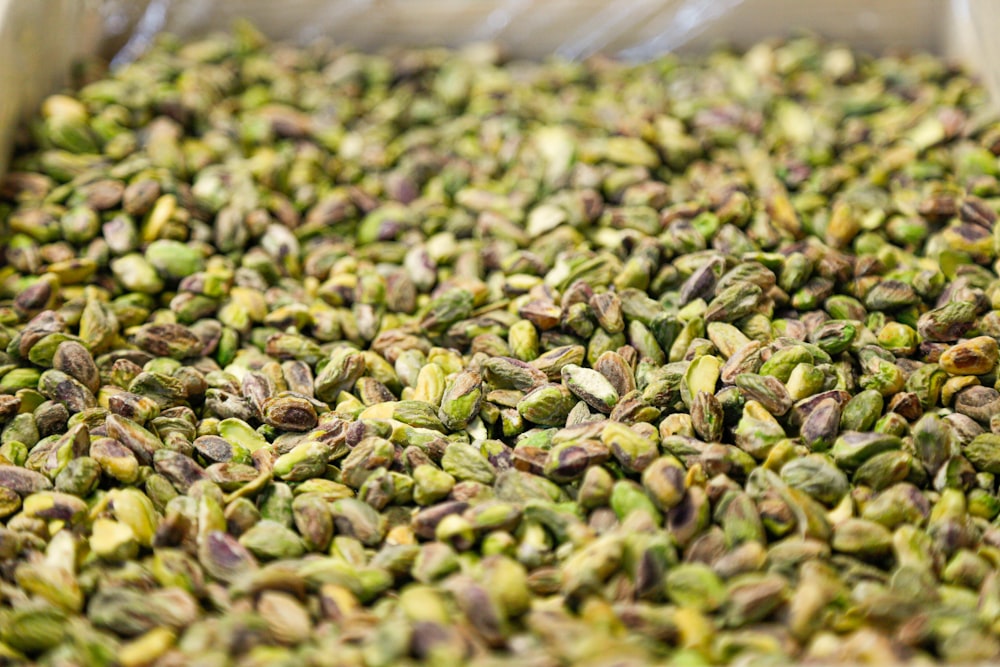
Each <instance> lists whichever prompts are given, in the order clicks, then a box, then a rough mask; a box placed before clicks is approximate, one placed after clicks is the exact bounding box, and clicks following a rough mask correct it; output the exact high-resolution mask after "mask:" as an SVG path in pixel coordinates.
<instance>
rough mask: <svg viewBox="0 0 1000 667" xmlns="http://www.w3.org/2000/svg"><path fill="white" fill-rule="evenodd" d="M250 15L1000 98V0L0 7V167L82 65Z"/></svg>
mask: <svg viewBox="0 0 1000 667" xmlns="http://www.w3.org/2000/svg"><path fill="white" fill-rule="evenodd" d="M238 18H243V19H248V20H250V21H251V22H253V23H255V24H256V25H257V27H258V28H260V29H261V30H262V31H264V32H265V33H266V34H267V35H269V36H270V37H271V38H273V39H288V40H294V41H298V42H306V41H309V40H310V39H315V38H318V37H329V38H332V39H334V40H338V41H344V42H349V43H351V44H353V45H354V46H357V47H359V48H362V49H376V48H380V47H384V46H393V45H395V46H419V45H442V46H460V45H462V44H466V43H469V42H474V41H482V40H496V41H498V42H500V43H501V44H503V46H504V47H505V48H506V50H507V52H508V53H509V54H510V55H511V56H512V57H525V58H543V57H546V56H550V55H557V56H561V57H566V58H585V57H587V56H589V55H592V54H594V53H598V52H600V53H606V54H609V55H615V56H618V57H624V58H629V59H644V58H649V57H651V56H653V55H656V54H661V53H664V52H669V51H682V52H683V51H699V50H705V49H707V48H708V47H710V46H712V45H714V44H717V43H718V42H720V41H724V42H728V43H730V44H732V45H734V46H737V47H740V46H747V45H750V44H752V43H754V42H756V41H759V40H761V39H765V38H768V37H774V36H781V35H785V34H788V33H789V32H790V31H793V30H801V29H804V30H809V31H813V32H816V33H818V34H820V35H822V36H824V37H826V38H829V39H833V40H838V41H842V42H845V43H847V44H849V45H851V46H853V47H855V48H859V49H862V50H866V51H871V52H880V51H884V50H886V49H894V48H905V49H923V50H929V51H933V52H935V53H940V54H945V55H948V56H952V57H956V58H958V59H960V60H962V61H964V62H966V63H967V64H968V65H970V66H971V67H972V68H973V70H974V71H977V72H978V73H979V74H980V76H981V77H982V78H983V80H984V82H985V84H986V85H987V87H988V88H989V89H990V90H991V92H992V93H993V96H994V99H998V98H1000V96H998V94H997V93H998V91H1000V40H996V39H995V38H994V35H995V34H996V33H997V28H1000V1H998V0H837V1H835V2H831V1H829V0H284V1H282V2H275V1H274V0H0V172H2V171H3V167H4V164H5V161H6V158H7V154H8V149H9V145H10V133H11V128H13V127H16V125H17V122H18V120H19V119H20V118H23V117H24V115H25V114H27V113H31V112H32V111H34V110H35V109H36V108H37V105H38V103H39V102H40V100H41V99H42V97H43V96H44V95H45V94H47V93H49V92H51V91H53V90H55V89H57V88H58V87H59V86H60V85H62V84H63V82H65V80H66V74H67V72H68V71H69V69H70V67H71V65H72V63H73V62H75V61H77V60H79V58H80V57H81V56H83V55H88V54H95V53H98V54H101V55H102V56H103V57H105V58H107V59H108V60H110V61H112V62H113V63H114V64H120V63H123V62H128V61H129V60H131V59H133V58H135V57H136V56H137V55H138V54H140V53H141V52H142V51H143V50H144V49H145V48H146V47H147V46H148V44H149V43H150V40H152V39H153V38H154V37H155V36H156V35H157V34H159V33H160V32H171V33H176V34H178V35H181V36H195V35H199V34H204V33H205V32H210V31H212V30H219V29H226V28H228V27H229V26H231V25H232V22H233V21H234V20H235V19H238Z"/></svg>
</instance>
